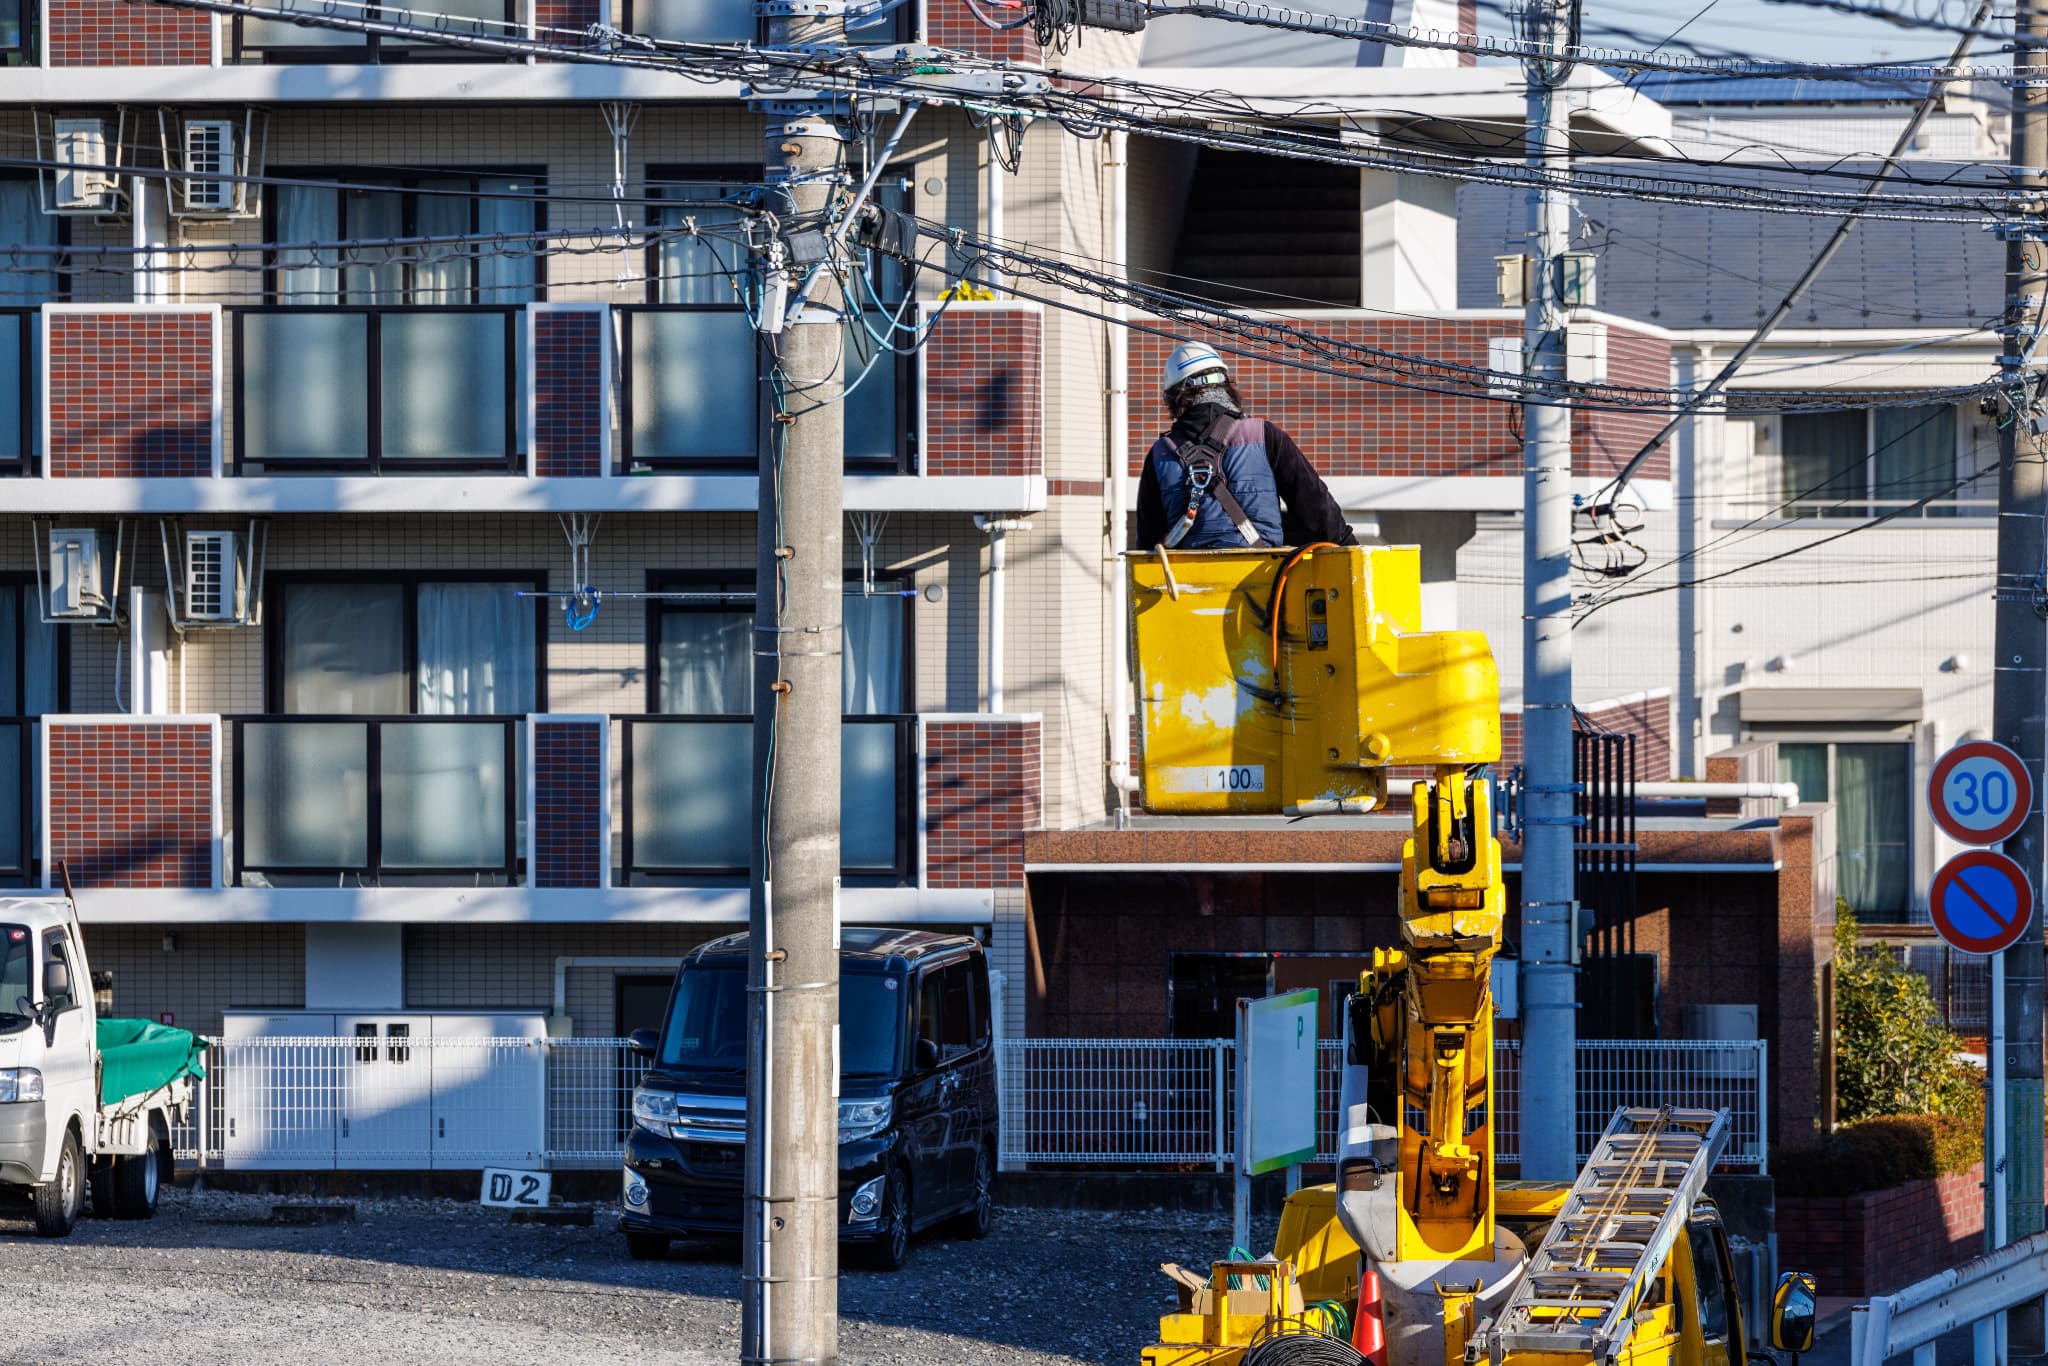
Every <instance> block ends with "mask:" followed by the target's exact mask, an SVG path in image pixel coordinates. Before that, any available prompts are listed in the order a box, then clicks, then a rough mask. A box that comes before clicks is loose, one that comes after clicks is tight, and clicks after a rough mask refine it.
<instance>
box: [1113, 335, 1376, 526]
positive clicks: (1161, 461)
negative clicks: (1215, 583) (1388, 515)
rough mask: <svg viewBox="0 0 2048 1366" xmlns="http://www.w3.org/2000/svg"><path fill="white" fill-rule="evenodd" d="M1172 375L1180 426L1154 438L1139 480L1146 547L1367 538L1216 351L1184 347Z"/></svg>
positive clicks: (1170, 366) (1172, 411)
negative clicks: (1254, 410) (1249, 400)
mask: <svg viewBox="0 0 2048 1366" xmlns="http://www.w3.org/2000/svg"><path fill="white" fill-rule="evenodd" d="M1165 381H1166V382H1165V385H1164V388H1165V398H1166V411H1167V412H1168V414H1169V415H1171V416H1172V418H1173V428H1172V430H1171V431H1168V432H1166V433H1165V434H1164V435H1162V436H1161V437H1160V438H1159V439H1158V440H1157V441H1154V442H1153V443H1152V451H1151V454H1149V455H1147V456H1146V457H1145V472H1144V474H1143V475H1142V476H1140V478H1139V480H1138V546H1139V547H1140V548H1141V549H1144V550H1150V549H1152V548H1153V547H1154V546H1162V545H1163V546H1165V547H1166V548H1167V549H1168V550H1243V549H1245V548H1246V547H1248V546H1279V545H1312V544H1314V543H1315V542H1317V541H1327V542H1330V543H1331V544H1333V545H1356V544H1358V538H1357V537H1355V536H1353V535H1352V534H1351V526H1350V524H1349V523H1348V522H1346V521H1345V520H1344V511H1343V509H1342V508H1340V507H1338V506H1337V500H1336V499H1335V498H1333V497H1331V496H1330V489H1329V486H1328V485H1326V484H1325V483H1323V480H1322V476H1321V475H1319V474H1317V473H1316V472H1315V468H1314V467H1313V466H1311V465H1310V464H1309V463H1308V457H1307V456H1305V455H1303V454H1302V453H1301V447H1299V446H1297V445H1295V444H1294V438H1293V437H1291V436H1289V435H1288V434H1287V433H1286V432H1284V431H1282V430H1281V429H1280V428H1279V427H1277V426H1275V425H1274V424H1272V423H1271V422H1267V421H1266V420H1265V419H1263V418H1256V417H1246V416H1245V414H1244V400H1243V399H1241V398H1240V397H1238V392H1237V386H1236V385H1235V384H1233V383H1232V382H1231V379H1230V369H1229V367H1228V366H1226V365H1225V364H1224V363H1223V357H1221V356H1219V355H1217V354H1216V348H1215V347H1213V346H1207V345H1205V344H1203V343H1201V342H1182V343H1181V344H1180V345H1179V346H1176V347H1174V348H1173V354H1172V355H1171V356H1168V357H1167V358H1166V375H1165Z"/></svg>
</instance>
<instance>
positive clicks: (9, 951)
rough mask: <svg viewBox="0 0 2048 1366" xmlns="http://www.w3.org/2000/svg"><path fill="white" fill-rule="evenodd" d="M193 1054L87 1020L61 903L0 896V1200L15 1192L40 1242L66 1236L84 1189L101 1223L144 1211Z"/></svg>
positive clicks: (190, 1046)
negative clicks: (29, 1211) (32, 1218)
mask: <svg viewBox="0 0 2048 1366" xmlns="http://www.w3.org/2000/svg"><path fill="white" fill-rule="evenodd" d="M203 1047H204V1046H203V1044H201V1043H200V1041H199V1040H197V1039H195V1038H194V1037H193V1036H192V1034H191V1033H189V1032H188V1031H186V1030H182V1029H173V1028H170V1027H169V1026H166V1025H158V1024H153V1023H151V1022H149V1021H146V1020H117V1019H108V1020H102V1019H100V1018H98V1015H97V1012H96V1010H95V1008H94V1004H93V993H92V971H91V969H90V968H89V967H88V966H87V963H86V957H85V940H84V936H83V935H82V934H81V933H80V931H79V923H78V912H77V908H76V907H75V906H73V905H72V903H71V901H70V900H69V899H68V898H60V897H4V898H0V1197H4V1196H10V1195H15V1196H18V1195H19V1194H20V1193H21V1192H23V1191H25V1192H26V1194H27V1197H28V1201H29V1203H30V1205H31V1206H32V1207H33V1209H34V1211H35V1223H36V1232H38V1233H40V1234H41V1235H42V1236H44V1237H45V1238H61V1237H63V1236H64V1235H65V1234H67V1233H69V1232H71V1229H72V1226H73V1225H75V1224H76V1223H77V1222H78V1217H79V1215H80V1214H81V1213H82V1212H83V1211H84V1208H85V1202H86V1197H87V1194H88V1190H89V1191H90V1195H91V1197H92V1206H93V1212H94V1213H96V1214H99V1215H101V1216H103V1217H112V1218H121V1219H147V1218H149V1217H150V1216H151V1215H152V1214H154V1213H156V1200H157V1191H158V1190H159V1189H160V1187H161V1186H162V1184H163V1182H164V1181H166V1180H168V1179H169V1177H170V1175H171V1126H172V1124H173V1123H175V1122H179V1121H182V1120H183V1118H184V1117H185V1114H186V1111H187V1109H188V1107H189V1106H190V1105H191V1103H192V1096H193V1087H194V1084H195V1083H196V1082H197V1081H199V1080H200V1079H201V1078H203V1077H204V1076H205V1075H206V1070H205V1066H204V1062H203V1055H202V1050H203Z"/></svg>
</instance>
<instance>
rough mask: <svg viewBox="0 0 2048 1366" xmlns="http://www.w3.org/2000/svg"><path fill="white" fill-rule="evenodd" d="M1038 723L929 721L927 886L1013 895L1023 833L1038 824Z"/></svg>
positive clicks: (926, 730) (1019, 878)
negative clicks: (983, 889)
mask: <svg viewBox="0 0 2048 1366" xmlns="http://www.w3.org/2000/svg"><path fill="white" fill-rule="evenodd" d="M1038 732H1039V728H1038V723H1037V722H1036V721H989V722H982V721H932V722H929V723H927V724H926V726H925V728H924V746H925V752H924V786H925V883H926V885H927V886H931V887H1015V886H1019V885H1020V884H1022V883H1023V881H1024V832H1025V831H1026V830H1032V829H1036V828H1037V827H1038V826H1039V825H1040V824H1041V823H1042V820H1043V817H1042V814H1041V813H1042V812H1043V809H1044V807H1043V803H1042V800H1041V797H1040V789H1039V783H1040V774H1041V772H1042V767H1041V765H1042V760H1041V755H1040V740H1039V733H1038Z"/></svg>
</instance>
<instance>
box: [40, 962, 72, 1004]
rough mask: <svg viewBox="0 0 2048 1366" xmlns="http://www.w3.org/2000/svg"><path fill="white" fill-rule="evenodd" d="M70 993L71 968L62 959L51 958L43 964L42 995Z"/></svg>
mask: <svg viewBox="0 0 2048 1366" xmlns="http://www.w3.org/2000/svg"><path fill="white" fill-rule="evenodd" d="M70 994H71V969H70V968H69V967H67V966H65V964H64V962H63V960H62V959H57V958H52V959H51V960H50V961H49V962H47V963H45V964H43V996H44V998H45V999H48V998H50V997H53V996H69V995H70Z"/></svg>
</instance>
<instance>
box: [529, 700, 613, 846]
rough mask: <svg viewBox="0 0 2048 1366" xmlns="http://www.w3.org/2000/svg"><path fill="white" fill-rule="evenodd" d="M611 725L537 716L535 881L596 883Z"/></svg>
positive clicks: (534, 801)
mask: <svg viewBox="0 0 2048 1366" xmlns="http://www.w3.org/2000/svg"><path fill="white" fill-rule="evenodd" d="M605 738H606V736H605V727H604V726H602V725H599V724H597V723H594V722H589V721H537V722H535V723H534V727H533V885H534V886H536V887H595V886H597V885H598V883H599V875H600V874H601V872H602V871H603V869H602V867H601V861H600V857H599V855H600V853H601V842H602V838H603V836H602V830H603V826H602V819H603V816H602V812H601V810H600V808H601V806H602V804H603V803H604V801H605V799H606V792H605V784H604V744H605Z"/></svg>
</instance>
